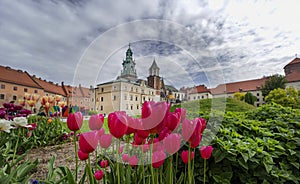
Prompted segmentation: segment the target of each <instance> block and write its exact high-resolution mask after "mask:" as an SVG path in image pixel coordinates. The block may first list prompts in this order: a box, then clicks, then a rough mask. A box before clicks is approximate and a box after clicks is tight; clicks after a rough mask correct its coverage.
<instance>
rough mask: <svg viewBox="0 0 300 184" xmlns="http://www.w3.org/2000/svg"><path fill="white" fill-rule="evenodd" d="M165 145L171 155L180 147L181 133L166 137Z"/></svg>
mask: <svg viewBox="0 0 300 184" xmlns="http://www.w3.org/2000/svg"><path fill="white" fill-rule="evenodd" d="M164 147H165V149H166V151H167V153H169V154H170V155H172V154H174V153H176V152H177V151H178V150H179V149H180V135H179V134H170V135H169V136H168V137H166V138H165V139H164Z"/></svg>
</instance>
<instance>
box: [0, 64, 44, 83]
mask: <svg viewBox="0 0 300 184" xmlns="http://www.w3.org/2000/svg"><path fill="white" fill-rule="evenodd" d="M0 81H3V82H7V83H13V84H19V85H23V86H28V87H34V88H39V89H42V87H41V86H40V85H39V84H37V83H36V82H35V81H34V80H32V78H31V77H30V75H29V74H28V73H27V72H26V71H24V72H23V71H22V70H15V69H12V68H10V67H4V66H0Z"/></svg>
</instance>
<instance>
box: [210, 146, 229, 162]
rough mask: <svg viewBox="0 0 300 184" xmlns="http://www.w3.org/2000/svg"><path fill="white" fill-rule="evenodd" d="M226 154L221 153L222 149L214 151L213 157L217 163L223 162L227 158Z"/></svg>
mask: <svg viewBox="0 0 300 184" xmlns="http://www.w3.org/2000/svg"><path fill="white" fill-rule="evenodd" d="M226 155H227V154H226V152H221V150H220V149H217V150H214V151H213V157H214V158H215V163H219V162H221V161H222V160H223V159H224V158H225V157H226Z"/></svg>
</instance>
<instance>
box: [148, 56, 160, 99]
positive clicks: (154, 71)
mask: <svg viewBox="0 0 300 184" xmlns="http://www.w3.org/2000/svg"><path fill="white" fill-rule="evenodd" d="M147 81H148V86H150V87H152V88H154V89H156V91H157V95H159V93H160V90H161V87H162V86H161V78H160V76H159V67H158V66H157V64H156V61H155V59H153V62H152V65H151V66H150V68H149V76H148V77H147Z"/></svg>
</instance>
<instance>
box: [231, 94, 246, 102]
mask: <svg viewBox="0 0 300 184" xmlns="http://www.w3.org/2000/svg"><path fill="white" fill-rule="evenodd" d="M233 98H234V99H237V100H240V101H244V100H245V93H240V92H236V93H234V94H233Z"/></svg>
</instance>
